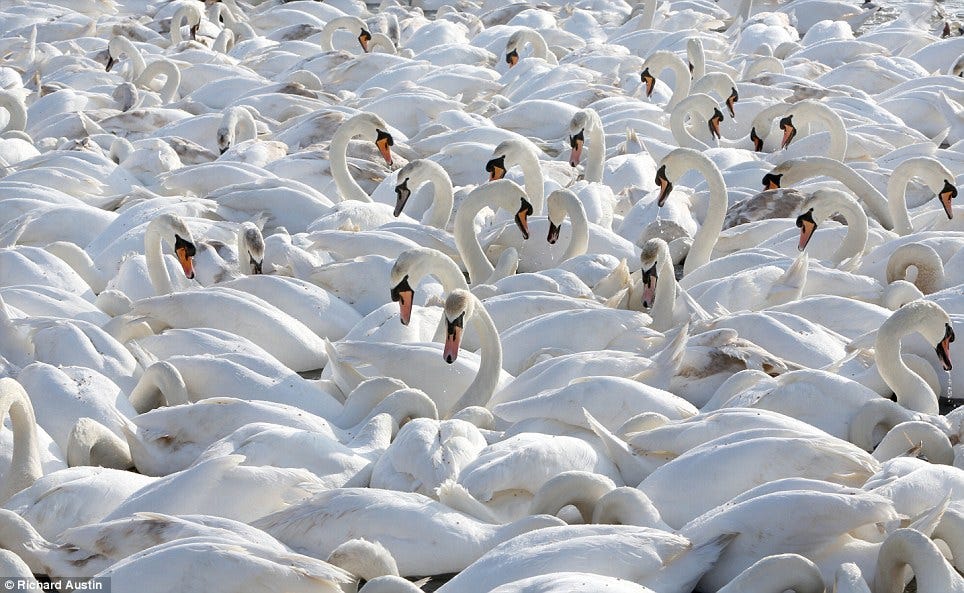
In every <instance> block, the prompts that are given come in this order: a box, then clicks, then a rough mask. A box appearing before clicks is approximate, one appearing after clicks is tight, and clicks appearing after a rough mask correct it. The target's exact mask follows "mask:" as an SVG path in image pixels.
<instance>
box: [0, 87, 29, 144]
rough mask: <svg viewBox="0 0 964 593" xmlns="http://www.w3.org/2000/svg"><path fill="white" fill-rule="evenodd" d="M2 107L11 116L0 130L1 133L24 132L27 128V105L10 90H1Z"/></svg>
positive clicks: (0, 104) (0, 106)
mask: <svg viewBox="0 0 964 593" xmlns="http://www.w3.org/2000/svg"><path fill="white" fill-rule="evenodd" d="M0 108H2V109H5V110H6V111H7V114H8V116H9V119H7V125H6V127H4V128H3V130H0V134H3V133H6V132H13V131H17V132H23V131H24V130H26V129H27V107H26V105H24V104H23V101H21V100H20V99H19V98H18V97H17V96H16V95H14V94H13V93H11V92H8V91H0Z"/></svg>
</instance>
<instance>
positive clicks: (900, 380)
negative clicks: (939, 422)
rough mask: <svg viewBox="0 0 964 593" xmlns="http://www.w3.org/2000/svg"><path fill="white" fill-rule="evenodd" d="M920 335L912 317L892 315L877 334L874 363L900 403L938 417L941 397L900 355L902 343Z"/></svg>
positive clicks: (916, 410) (909, 408)
mask: <svg viewBox="0 0 964 593" xmlns="http://www.w3.org/2000/svg"><path fill="white" fill-rule="evenodd" d="M914 331H916V327H915V322H914V320H913V319H912V318H911V317H907V316H899V315H892V316H891V317H890V318H888V319H887V320H886V321H885V322H884V323H883V325H881V327H880V329H879V330H878V331H877V338H876V340H875V342H874V361H875V362H876V363H877V370H878V372H879V373H880V377H881V378H882V379H883V380H884V383H886V384H887V386H888V387H890V388H891V389H892V390H893V392H894V394H895V395H896V396H897V403H898V404H900V405H901V406H903V407H905V408H907V409H908V410H913V411H915V412H923V413H925V414H934V415H936V414H938V407H937V394H935V393H934V391H933V390H932V389H931V388H930V386H929V385H928V384H927V381H925V380H924V379H923V378H922V377H921V376H920V375H918V374H917V373H915V372H913V371H912V370H910V367H908V366H907V364H906V363H905V362H904V359H903V357H901V355H900V341H901V338H903V337H904V336H905V335H907V334H909V333H911V332H914Z"/></svg>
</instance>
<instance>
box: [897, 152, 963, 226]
mask: <svg viewBox="0 0 964 593" xmlns="http://www.w3.org/2000/svg"><path fill="white" fill-rule="evenodd" d="M914 177H920V178H921V179H923V180H924V182H925V183H926V184H927V186H928V187H930V188H931V189H932V190H933V191H934V193H935V194H936V195H937V198H938V200H940V202H941V206H942V207H943V209H944V213H945V214H946V215H947V218H948V219H952V218H954V211H953V208H952V205H951V200H953V199H954V198H955V197H957V188H956V187H955V185H954V174H953V173H951V171H950V170H949V169H948V168H947V167H946V166H945V165H944V164H943V163H941V162H940V161H938V160H936V159H934V158H931V157H916V158H911V159H907V160H906V161H903V162H902V163H901V164H899V165H897V166H896V167H894V170H893V172H891V174H890V180H889V181H888V182H887V202H888V205H889V207H890V215H891V216H892V217H893V219H894V230H895V231H896V232H897V233H898V234H900V235H908V234H910V233H912V232H914V226H915V225H914V223H913V222H912V221H911V218H910V215H909V214H908V212H907V201H906V199H905V191H906V189H907V184H908V183H910V181H911V179H912V178H914ZM928 214H929V213H928ZM928 214H924V215H918V216H915V219H918V218H925V219H926V218H929V219H930V220H931V221H932V220H933V218H932V217H930V216H928ZM922 223H923V221H921V222H917V224H916V226H918V227H920V226H921V225H922ZM928 226H934V225H933V223H932V224H931V225H928Z"/></svg>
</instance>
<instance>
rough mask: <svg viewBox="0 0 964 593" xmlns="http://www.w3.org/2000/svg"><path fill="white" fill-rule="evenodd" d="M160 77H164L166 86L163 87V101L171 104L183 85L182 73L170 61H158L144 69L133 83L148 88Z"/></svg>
mask: <svg viewBox="0 0 964 593" xmlns="http://www.w3.org/2000/svg"><path fill="white" fill-rule="evenodd" d="M159 75H163V76H164V77H165V79H164V86H163V87H161V91H160V95H161V101H163V102H164V103H170V102H172V101H173V100H174V97H175V96H176V95H177V89H178V87H180V85H181V71H180V69H179V68H178V67H177V66H176V65H175V64H174V62H172V61H170V60H156V61H154V62H151V63H150V64H149V65H148V66H147V67H146V68H144V69H143V70H142V71H141V73H140V74H139V75H138V76H137V78H136V79H135V80H134V81H133V83H134V86H136V87H139V88H145V89H146V88H148V87H149V85H150V83H151V82H152V81H153V80H154V79H155V78H157V77H158V76H159Z"/></svg>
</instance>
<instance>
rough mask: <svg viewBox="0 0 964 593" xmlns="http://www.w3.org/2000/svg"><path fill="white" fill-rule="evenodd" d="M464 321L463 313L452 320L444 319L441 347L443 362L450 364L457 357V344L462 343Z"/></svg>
mask: <svg viewBox="0 0 964 593" xmlns="http://www.w3.org/2000/svg"><path fill="white" fill-rule="evenodd" d="M464 321H465V313H462V314H461V315H459V316H458V317H456V318H455V320H454V321H450V320H449V319H446V320H445V325H446V328H445V347H444V348H443V349H442V358H443V359H444V360H445V362H447V363H449V364H452V363H453V362H455V359H456V358H458V357H459V346H460V345H461V344H462V325H463V323H464Z"/></svg>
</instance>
